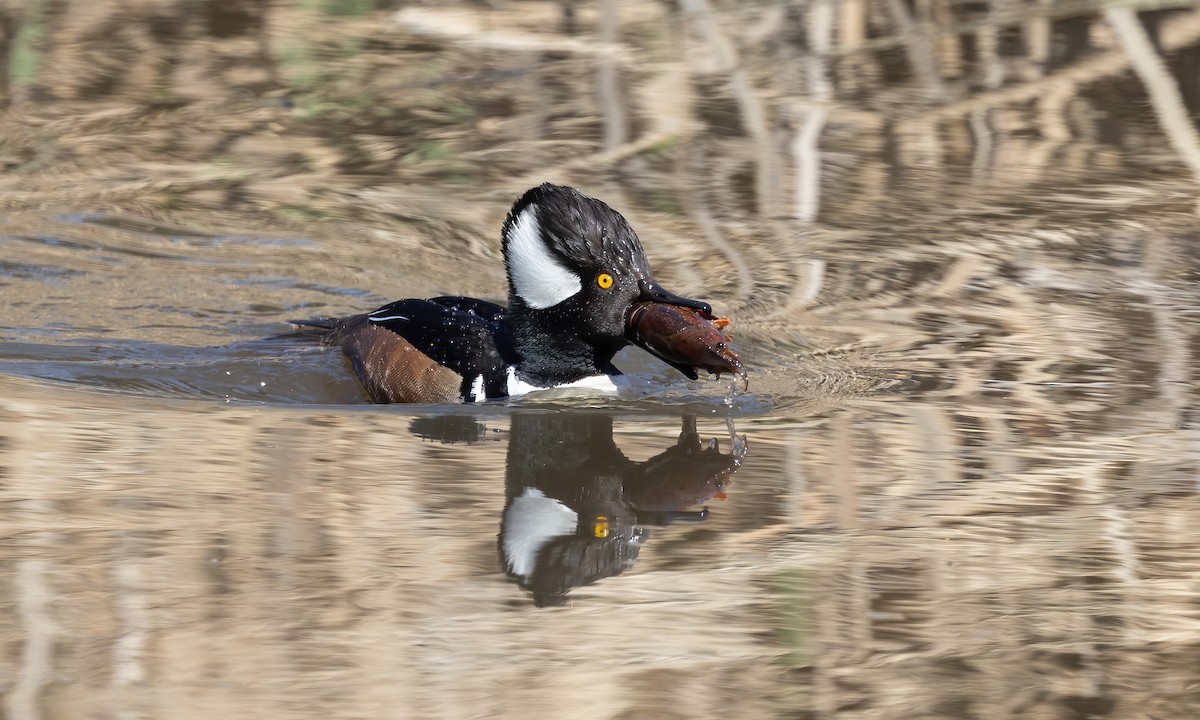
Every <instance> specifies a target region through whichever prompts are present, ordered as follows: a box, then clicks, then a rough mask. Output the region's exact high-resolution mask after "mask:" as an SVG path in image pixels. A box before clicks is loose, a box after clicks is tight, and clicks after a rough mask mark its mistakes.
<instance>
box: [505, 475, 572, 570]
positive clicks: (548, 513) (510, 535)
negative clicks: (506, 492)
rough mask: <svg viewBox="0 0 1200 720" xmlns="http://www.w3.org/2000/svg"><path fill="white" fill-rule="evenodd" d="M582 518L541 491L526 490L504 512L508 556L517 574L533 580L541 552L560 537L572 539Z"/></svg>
mask: <svg viewBox="0 0 1200 720" xmlns="http://www.w3.org/2000/svg"><path fill="white" fill-rule="evenodd" d="M578 526H579V515H578V514H576V512H575V511H574V510H572V509H571V508H569V507H567V506H566V505H564V504H562V503H561V502H560V501H558V500H556V499H554V498H552V497H546V494H545V493H543V492H542V491H541V490H538V489H537V488H529V487H527V488H525V491H524V492H523V493H521V495H520V496H519V497H515V498H513V501H512V503H511V504H509V506H508V509H507V510H505V511H504V537H503V539H502V542H503V544H504V556H505V559H506V560H507V562H508V567H509V569H510V570H512V572H513V573H515V574H517V575H521V576H524V577H529V576H530V574H532V573H533V569H534V568H535V567H537V556H538V552H539V551H540V550H541V549H542V546H543V545H545V544H546V543H548V542H550V541H551V540H553V539H554V538H556V537H559V536H562V535H570V534H572V533H574V532H575V528H576V527H578Z"/></svg>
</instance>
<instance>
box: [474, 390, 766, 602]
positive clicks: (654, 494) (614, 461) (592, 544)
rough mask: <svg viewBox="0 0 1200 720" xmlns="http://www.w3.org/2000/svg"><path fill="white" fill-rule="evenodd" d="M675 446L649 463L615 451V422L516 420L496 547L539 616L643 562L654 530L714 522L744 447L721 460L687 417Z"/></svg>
mask: <svg viewBox="0 0 1200 720" xmlns="http://www.w3.org/2000/svg"><path fill="white" fill-rule="evenodd" d="M682 423H683V429H682V431H681V432H680V434H679V439H678V440H677V441H676V443H675V444H674V445H673V446H671V447H669V448H667V449H666V450H664V451H663V452H661V453H659V454H657V455H655V456H654V457H652V458H650V459H649V460H646V461H644V462H635V461H633V460H630V459H629V458H627V457H625V455H624V454H623V453H622V452H621V450H620V449H619V448H618V447H617V445H616V443H615V442H614V441H613V427H612V418H611V417H608V416H605V415H597V414H581V413H572V414H561V413H554V414H551V413H517V414H514V415H513V418H512V431H511V437H510V439H509V447H508V463H507V470H506V473H505V482H504V486H505V497H506V503H505V507H504V516H503V519H502V521H501V524H500V536H499V540H498V543H497V544H498V546H499V551H500V562H501V565H502V567H503V569H504V571H505V572H506V573H507V574H508V576H509V577H511V578H512V579H514V580H515V581H516V582H517V583H518V584H519V585H521V587H523V588H525V589H526V590H528V591H530V592H531V593H532V594H533V599H534V602H535V603H537V605H539V606H547V605H558V604H562V603H563V602H565V600H566V598H567V594H568V592H569V591H570V590H571V588H573V587H578V586H581V585H588V584H591V583H593V582H596V581H597V580H601V579H603V578H606V577H612V576H614V575H619V574H621V573H622V572H624V571H625V570H627V569H628V568H629V567H630V566H632V565H633V563H634V562H636V561H637V557H638V552H639V551H640V550H641V547H642V544H643V543H645V542H646V540H647V539H648V538H649V537H650V528H652V527H654V526H661V525H669V524H670V523H672V522H676V521H681V520H682V521H702V520H704V519H705V518H707V517H708V509H707V508H706V507H703V506H702V503H704V502H705V501H707V500H709V499H711V498H714V497H722V496H723V493H724V491H725V486H726V484H727V483H728V481H729V477H730V476H731V475H732V474H733V473H734V472H735V471H736V470H737V469H738V467H739V466H740V465H741V462H742V458H743V457H744V455H745V449H746V444H745V439H744V438H741V439H739V438H737V436H736V435H734V434H733V432H732V424H731V426H730V430H731V436H732V437H733V448H732V451H731V452H730V453H722V452H721V451H720V449H719V447H718V443H717V441H716V440H715V439H713V440H710V441H709V442H707V443H702V442H701V440H700V435H699V434H698V433H697V431H696V418H695V417H694V416H685V417H684V418H683V421H682Z"/></svg>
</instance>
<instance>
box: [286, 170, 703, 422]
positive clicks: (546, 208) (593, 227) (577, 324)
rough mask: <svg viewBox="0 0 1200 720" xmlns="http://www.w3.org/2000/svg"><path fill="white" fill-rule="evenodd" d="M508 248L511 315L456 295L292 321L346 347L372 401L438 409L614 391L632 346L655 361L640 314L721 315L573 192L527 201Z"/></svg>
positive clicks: (532, 192) (517, 207)
mask: <svg viewBox="0 0 1200 720" xmlns="http://www.w3.org/2000/svg"><path fill="white" fill-rule="evenodd" d="M501 248H502V251H503V256H504V264H505V270H506V276H507V279H508V304H507V306H503V305H500V304H498V303H493V302H490V301H487V300H481V299H478V298H472V297H462V296H449V295H447V296H439V297H433V298H423V299H416V298H410V299H405V300H397V301H395V302H391V303H388V304H386V305H384V306H382V307H380V308H377V309H375V310H373V311H371V312H367V313H362V314H357V315H351V316H348V317H343V318H315V319H309V320H292V321H291V322H292V324H293V325H296V326H297V327H299V328H301V331H302V332H309V333H316V335H317V337H318V338H319V340H320V342H321V343H322V344H323V345H326V346H329V347H337V348H340V349H341V351H342V353H343V354H344V355H345V356H346V358H348V360H349V363H350V365H351V367H352V369H353V371H354V374H355V375H356V376H357V377H358V380H359V381H360V382H361V384H362V386H363V388H364V390H365V391H366V394H367V396H368V397H369V398H370V399H371V401H372V402H375V403H427V404H440V403H453V402H466V403H473V402H483V401H489V400H499V399H503V398H509V397H513V396H518V395H523V394H526V393H529V392H535V391H539V390H547V389H557V388H581V389H585V390H587V391H591V392H615V391H617V390H618V388H619V387H620V385H621V384H622V381H623V377H622V374H621V371H620V370H618V369H617V368H616V367H615V366H614V365H613V357H614V356H615V355H616V354H617V352H618V351H620V350H621V349H622V348H624V347H625V346H627V345H629V344H630V343H631V342H633V343H635V344H638V345H640V346H642V347H643V348H645V349H647V350H648V351H651V352H652V353H653V352H655V351H654V349H653V348H650V347H648V346H647V345H646V344H645V341H643V340H642V339H641V337H640V335H639V334H638V333H635V332H631V331H630V330H629V329H628V320H629V315H630V310H631V308H633V307H634V305H635V304H638V303H660V304H666V305H673V306H677V307H681V308H688V309H690V310H692V311H695V312H697V313H700V314H702V315H703V316H705V317H711V316H712V307H711V305H710V304H709V303H707V302H703V301H700V300H693V299H691V298H687V297H683V296H681V295H677V294H675V293H673V292H670V291H668V290H666V289H665V288H663V287H662V285H661V284H659V282H658V281H657V280H656V279H655V277H654V273H653V271H652V270H651V268H650V263H649V261H648V260H647V259H646V253H645V250H644V249H643V247H642V243H641V241H640V240H639V239H638V236H637V233H636V232H634V230H633V227H632V226H631V225H630V224H629V222H628V221H627V220H626V219H625V217H624V216H622V215H621V213H619V212H617V211H616V210H614V209H612V208H611V207H609V206H608V205H607V204H605V203H604V202H602V201H601V200H598V199H596V198H593V197H589V196H587V195H585V194H583V193H582V192H580V191H579V190H577V189H575V188H572V187H567V186H563V185H554V184H551V183H544V184H542V185H539V186H537V187H534V188H531V189H529V190H528V191H526V192H525V193H524V194H522V195H521V196H520V197H519V198H518V199H517V201H516V202H515V203H514V204H513V206H512V208H511V210H510V211H509V212H508V215H507V217H506V218H505V220H504V223H503V226H502V228H501ZM656 354H657V353H656ZM680 369H681V371H683V372H684V373H685V374H689V373H688V368H686V367H684V368H680ZM690 376H691V377H693V378H694V377H695V374H694V373H690Z"/></svg>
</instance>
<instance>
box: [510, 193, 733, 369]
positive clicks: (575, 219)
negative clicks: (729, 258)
mask: <svg viewBox="0 0 1200 720" xmlns="http://www.w3.org/2000/svg"><path fill="white" fill-rule="evenodd" d="M503 248H504V262H505V266H506V268H507V271H508V287H509V318H510V320H511V321H512V326H513V340H514V344H515V345H516V348H517V351H518V352H519V353H520V354H521V356H522V358H523V361H522V367H523V368H524V369H525V370H526V371H528V372H531V373H533V374H535V375H539V376H542V375H549V376H551V377H549V378H548V379H550V380H553V381H555V382H560V381H563V380H564V378H565V377H566V375H578V377H583V376H585V375H587V374H593V373H595V372H597V371H604V370H606V369H608V366H609V363H610V361H611V360H612V356H613V355H614V354H616V352H617V351H618V350H620V349H621V348H622V347H623V346H624V345H625V344H626V343H627V342H628V341H627V340H626V319H627V317H628V314H629V309H630V307H631V306H632V305H633V304H634V303H636V302H659V303H668V304H672V305H680V306H682V307H689V308H694V309H696V310H700V311H701V312H703V313H705V314H710V313H711V308H710V307H709V305H708V303H704V302H701V301H699V300H692V299H689V298H685V297H681V296H679V295H676V294H674V293H672V292H669V291H667V290H666V289H664V288H663V287H662V286H661V285H659V284H658V281H657V280H655V279H654V273H653V272H652V271H651V269H650V263H649V262H648V261H647V260H646V254H645V252H644V251H643V250H642V244H641V242H640V241H639V240H638V237H637V233H635V232H634V231H633V228H632V227H630V226H629V223H628V222H627V221H626V220H625V218H624V217H622V216H621V214H620V213H618V212H617V211H615V210H613V209H612V208H610V207H609V206H608V205H605V204H604V203H603V202H601V201H599V200H596V199H595V198H590V197H588V196H586V195H584V194H582V193H580V192H579V191H578V190H575V189H573V188H569V187H563V186H560V185H551V184H549V183H546V184H544V185H540V186H538V187H535V188H533V189H531V190H529V191H528V192H526V193H525V194H524V195H522V196H521V198H520V199H519V200H517V202H516V203H515V204H514V205H513V207H512V210H511V211H510V212H509V214H508V218H507V219H506V220H505V221H504V229H503ZM584 356H587V357H586V364H587V366H588V367H586V368H584V367H583V365H584V360H583V358H584ZM556 367H561V369H562V372H559V371H558V370H557V369H556ZM585 370H586V372H585ZM578 377H574V378H571V379H578ZM539 379H540V378H539ZM568 381H569V380H568Z"/></svg>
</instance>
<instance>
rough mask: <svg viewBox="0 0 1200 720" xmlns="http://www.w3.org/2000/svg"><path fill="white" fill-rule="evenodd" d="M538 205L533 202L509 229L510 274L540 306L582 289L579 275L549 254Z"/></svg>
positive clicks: (517, 288) (521, 293)
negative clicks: (538, 215)
mask: <svg viewBox="0 0 1200 720" xmlns="http://www.w3.org/2000/svg"><path fill="white" fill-rule="evenodd" d="M536 211H537V206H536V205H530V206H528V207H526V208H525V209H524V210H522V211H521V214H520V215H518V216H517V217H516V219H515V220H513V223H512V225H511V226H510V227H509V230H508V257H507V258H505V260H506V261H507V262H508V276H509V277H510V278H512V284H513V291H515V292H516V294H517V296H518V297H520V298H521V299H522V300H524V301H525V304H526V305H528V306H529V307H531V308H535V309H537V310H545V309H546V308H548V307H554V306H555V305H557V304H559V303H560V302H562V301H563V300H566V299H567V298H569V297H571V296H572V295H574V294H575V293H577V292H579V291H580V290H581V289H583V282H582V281H580V279H579V276H578V275H576V274H575V273H573V272H571V271H570V270H568V269H566V268H565V267H563V265H562V263H560V262H559V261H558V259H557V258H556V257H554V256H553V255H552V254H550V249H549V248H547V247H546V243H545V241H544V240H543V239H542V229H541V228H540V227H539V226H538V221H537V212H536Z"/></svg>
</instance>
